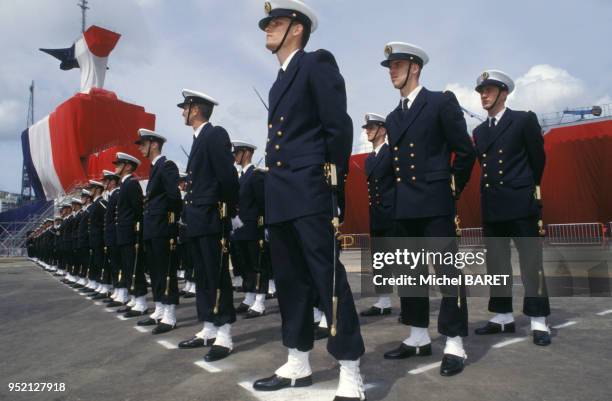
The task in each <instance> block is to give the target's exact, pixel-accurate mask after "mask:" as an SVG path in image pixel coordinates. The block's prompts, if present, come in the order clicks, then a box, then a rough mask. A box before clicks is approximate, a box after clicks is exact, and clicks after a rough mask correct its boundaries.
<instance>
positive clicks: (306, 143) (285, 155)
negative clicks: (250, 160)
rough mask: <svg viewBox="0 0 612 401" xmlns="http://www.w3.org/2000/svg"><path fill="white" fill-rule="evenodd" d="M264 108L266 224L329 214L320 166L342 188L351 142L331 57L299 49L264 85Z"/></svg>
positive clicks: (328, 198) (339, 77)
mask: <svg viewBox="0 0 612 401" xmlns="http://www.w3.org/2000/svg"><path fill="white" fill-rule="evenodd" d="M269 107H270V109H269V112H268V143H267V145H266V167H267V168H268V169H269V170H268V173H267V174H266V179H265V202H266V222H267V223H268V224H273V223H280V222H284V221H290V220H293V219H296V218H298V217H303V216H309V215H314V214H320V213H328V214H330V216H331V213H332V208H331V190H330V187H329V185H328V184H327V182H326V178H325V174H324V168H323V165H324V163H326V162H331V163H334V164H336V167H337V169H338V176H339V182H338V183H339V185H340V191H343V185H342V184H343V183H344V179H345V178H346V174H347V173H348V161H349V158H350V155H351V149H352V144H353V124H352V121H351V118H350V117H349V116H348V114H347V112H346V89H345V85H344V79H343V78H342V75H340V70H339V69H338V65H337V64H336V60H335V59H334V56H333V55H332V54H331V53H330V52H328V51H326V50H317V51H315V52H312V53H307V52H304V51H303V50H299V51H298V52H297V53H296V54H295V55H294V56H293V58H292V59H291V62H290V63H289V65H288V67H287V71H285V72H284V73H283V74H282V76H281V77H279V78H278V79H277V80H276V82H274V85H273V86H272V88H271V89H270V93H269ZM341 198H342V197H341Z"/></svg>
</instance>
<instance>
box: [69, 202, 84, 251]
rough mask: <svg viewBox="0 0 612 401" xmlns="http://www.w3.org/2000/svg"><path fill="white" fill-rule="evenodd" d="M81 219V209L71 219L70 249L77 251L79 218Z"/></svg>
mask: <svg viewBox="0 0 612 401" xmlns="http://www.w3.org/2000/svg"><path fill="white" fill-rule="evenodd" d="M82 217H83V209H81V210H79V211H78V212H77V213H76V214H75V215H74V217H73V220H72V230H71V232H72V239H71V241H72V242H71V247H72V249H73V250H74V249H79V226H80V225H81V218H82Z"/></svg>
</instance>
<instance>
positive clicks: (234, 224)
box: [232, 216, 244, 231]
mask: <svg viewBox="0 0 612 401" xmlns="http://www.w3.org/2000/svg"><path fill="white" fill-rule="evenodd" d="M243 225H244V223H243V222H242V220H240V216H236V217H233V218H232V231H236V230H237V229H239V228H240V227H242V226H243Z"/></svg>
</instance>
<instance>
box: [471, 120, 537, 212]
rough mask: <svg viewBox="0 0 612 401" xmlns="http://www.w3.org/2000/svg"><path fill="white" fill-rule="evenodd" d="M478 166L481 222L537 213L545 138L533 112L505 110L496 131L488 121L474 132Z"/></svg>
mask: <svg viewBox="0 0 612 401" xmlns="http://www.w3.org/2000/svg"><path fill="white" fill-rule="evenodd" d="M474 142H475V143H476V148H477V150H478V160H479V161H480V166H481V176H480V196H481V210H482V220H483V221H484V222H497V221H508V220H515V219H520V218H525V217H529V216H536V215H538V214H539V213H540V206H539V204H538V202H537V201H536V199H535V186H536V185H540V182H541V180H542V174H543V173H544V164H545V162H546V155H545V153H544V137H543V136H542V129H541V128H540V124H539V123H538V118H537V117H536V115H535V114H534V113H533V112H524V111H514V110H510V109H506V111H505V112H504V114H503V116H502V117H501V119H500V121H499V122H498V123H497V125H496V126H495V127H492V128H489V125H488V120H487V121H485V122H484V123H482V124H480V125H479V126H478V127H476V129H474Z"/></svg>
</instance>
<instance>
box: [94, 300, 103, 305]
mask: <svg viewBox="0 0 612 401" xmlns="http://www.w3.org/2000/svg"><path fill="white" fill-rule="evenodd" d="M94 305H104V303H103V302H100V301H94Z"/></svg>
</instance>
